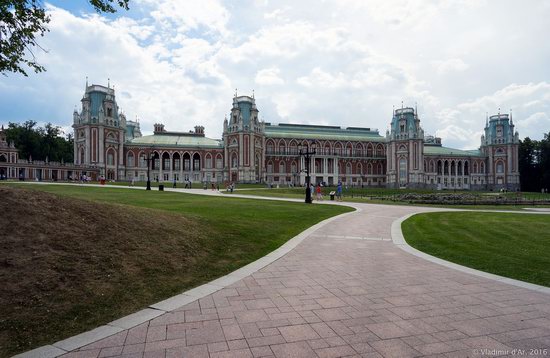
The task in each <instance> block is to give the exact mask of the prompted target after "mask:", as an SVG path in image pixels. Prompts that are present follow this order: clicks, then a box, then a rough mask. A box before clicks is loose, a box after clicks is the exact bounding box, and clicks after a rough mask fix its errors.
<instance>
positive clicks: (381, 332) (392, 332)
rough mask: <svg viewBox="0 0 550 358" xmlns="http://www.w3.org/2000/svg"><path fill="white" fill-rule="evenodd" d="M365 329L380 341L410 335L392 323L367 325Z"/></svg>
mask: <svg viewBox="0 0 550 358" xmlns="http://www.w3.org/2000/svg"><path fill="white" fill-rule="evenodd" d="M366 327H367V328H368V329H369V330H370V331H371V332H372V333H374V334H376V335H377V336H378V337H380V338H381V339H389V338H399V337H406V336H410V335H411V334H410V333H408V332H407V331H405V330H404V329H403V328H401V327H399V326H398V325H396V324H395V323H393V322H385V323H375V324H367V325H366Z"/></svg>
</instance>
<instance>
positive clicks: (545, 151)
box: [539, 132, 550, 190]
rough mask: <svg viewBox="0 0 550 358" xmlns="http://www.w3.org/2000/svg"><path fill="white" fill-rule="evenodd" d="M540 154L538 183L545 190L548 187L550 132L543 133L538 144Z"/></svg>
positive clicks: (549, 177) (549, 186)
mask: <svg viewBox="0 0 550 358" xmlns="http://www.w3.org/2000/svg"><path fill="white" fill-rule="evenodd" d="M539 153H540V154H539V155H540V157H539V158H540V181H541V183H540V185H541V188H544V189H546V190H548V189H550V132H548V133H547V134H545V135H544V139H543V140H541V141H540V145H539Z"/></svg>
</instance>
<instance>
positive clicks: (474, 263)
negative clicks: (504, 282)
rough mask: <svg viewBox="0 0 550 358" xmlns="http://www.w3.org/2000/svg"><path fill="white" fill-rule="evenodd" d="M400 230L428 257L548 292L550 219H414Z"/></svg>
mask: <svg viewBox="0 0 550 358" xmlns="http://www.w3.org/2000/svg"><path fill="white" fill-rule="evenodd" d="M402 230H403V235H404V236H405V239H406V241H407V243H408V244H409V245H411V246H412V247H414V248H416V249H418V250H420V251H423V252H425V253H427V254H430V255H433V256H436V257H439V258H442V259H444V260H447V261H451V262H454V263H457V264H460V265H464V266H467V267H471V268H474V269H477V270H481V271H485V272H490V273H493V274H496V275H500V276H505V277H510V278H514V279H517V280H522V281H526V282H531V283H535V284H538V285H543V286H547V287H550V215H536V214H513V213H484V212H459V213H449V212H442V213H428V214H417V215H414V216H413V217H411V218H409V219H407V220H406V221H404V222H403V224H402Z"/></svg>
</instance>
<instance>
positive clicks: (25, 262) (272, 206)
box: [0, 184, 353, 356]
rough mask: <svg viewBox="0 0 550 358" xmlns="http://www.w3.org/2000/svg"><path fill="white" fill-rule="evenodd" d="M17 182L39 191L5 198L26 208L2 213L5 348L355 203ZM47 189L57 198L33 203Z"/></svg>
mask: <svg viewBox="0 0 550 358" xmlns="http://www.w3.org/2000/svg"><path fill="white" fill-rule="evenodd" d="M12 186H13V187H16V188H23V189H24V190H21V191H20V192H29V191H30V192H31V194H30V195H27V196H28V198H27V199H28V201H29V203H27V202H25V203H24V204H25V205H21V208H20V209H21V210H19V211H17V210H18V206H19V205H18V203H20V201H12V202H11V203H3V202H0V208H2V210H12V211H13V212H16V211H17V212H18V214H13V215H11V217H10V216H9V215H8V216H7V217H6V215H4V216H3V217H2V218H3V219H5V220H7V221H5V220H4V221H2V218H0V226H4V225H6V227H4V228H3V230H4V232H3V233H4V234H7V236H2V239H1V240H0V247H2V250H1V252H0V263H1V262H3V263H4V266H1V265H0V286H2V287H0V293H1V294H2V296H3V297H0V302H3V304H2V307H0V316H1V317H2V319H0V356H5V355H12V354H14V353H16V352H21V351H24V350H28V349H31V348H35V347H37V346H40V345H44V344H48V343H53V342H55V341H57V340H60V339H63V338H66V337H68V336H71V335H74V334H78V333H80V332H82V331H85V330H89V329H92V328H95V327H97V326H99V325H101V324H105V323H107V322H110V321H111V320H114V319H116V318H119V317H122V316H124V315H127V314H130V313H132V312H135V311H137V310H140V309H142V308H144V307H147V305H149V304H152V303H155V302H158V301H160V300H163V299H165V298H168V297H171V296H173V295H175V294H178V293H181V292H183V291H185V290H187V289H190V288H192V287H195V286H198V285H200V284H203V283H206V282H208V281H210V280H212V279H215V278H217V277H220V276H222V275H225V274H227V273H229V272H232V271H234V270H235V269H237V268H239V267H242V266H244V265H246V264H248V263H250V262H252V261H254V260H256V259H258V258H260V257H263V256H264V255H266V254H268V253H269V252H271V251H273V250H275V249H276V248H278V247H279V246H281V245H282V244H283V243H285V242H286V241H287V240H289V239H290V238H292V237H294V236H295V235H297V234H298V233H300V232H302V231H303V230H305V229H307V228H308V227H310V226H312V225H314V224H316V223H318V222H319V221H321V220H324V219H326V218H329V217H331V216H334V215H338V214H341V213H345V212H350V211H353V209H352V208H348V207H342V206H336V205H334V206H333V205H313V206H312V205H305V204H302V203H292V202H281V201H268V200H261V201H260V200H251V199H240V198H231V197H221V198H220V197H208V196H200V195H191V194H182V193H174V192H166V191H165V192H159V191H157V190H153V191H150V192H148V191H145V190H135V189H132V190H129V189H123V188H108V187H82V186H78V185H27V184H7V185H4V184H0V189H2V188H4V189H5V188H6V187H12ZM36 191H38V192H36ZM41 192H48V193H52V194H53V195H54V196H53V197H52V198H50V199H48V198H41V199H40V200H39V201H38V202H36V203H31V201H32V200H33V199H34V196H36V197H38V196H39V193H41ZM32 193H36V194H35V195H34V196H33V194H32ZM23 194H24V193H23ZM3 195H7V194H3ZM6 198H7V196H6ZM54 198H57V199H55V200H58V201H59V202H57V201H56V202H55V206H53V208H48V209H44V212H43V213H42V212H40V211H39V209H40V208H41V207H43V206H44V207H45V208H47V205H48V203H50V202H52V201H55V200H53V199H54ZM4 201H5V200H4ZM64 201H66V204H65V202H64ZM2 204H5V205H4V206H6V207H4V206H2ZM69 204H70V205H69ZM87 207H90V210H88V211H86V210H84V209H86V208H87ZM81 208H82V209H83V211H82V212H80V209H81ZM37 210H38V213H37ZM71 213H73V214H71ZM95 213H97V215H96V214H95ZM57 217H60V218H61V217H62V218H63V219H61V221H57V219H56V218H57ZM111 217H112V218H115V217H117V218H118V219H116V220H115V219H110V218H111ZM31 219H32V220H31ZM96 219H101V220H103V221H101V224H102V225H104V224H105V223H107V225H108V227H104V228H103V227H102V226H100V225H98V224H95V220H96ZM119 220H123V221H124V222H123V223H122V224H121V223H120V221H119ZM79 222H80V224H79ZM41 225H44V227H43V228H42V227H41ZM37 227H38V229H37ZM84 227H85V228H86V229H81V228H84ZM6 228H9V229H10V230H11V231H10V230H8V232H6V230H5V229H6ZM140 228H141V229H140ZM84 230H88V232H83V231H84ZM69 237H70V238H69ZM10 270H11V271H10ZM21 277H24V278H25V279H24V280H22V279H21ZM23 292H24V293H23ZM3 345H4V347H2V346H3Z"/></svg>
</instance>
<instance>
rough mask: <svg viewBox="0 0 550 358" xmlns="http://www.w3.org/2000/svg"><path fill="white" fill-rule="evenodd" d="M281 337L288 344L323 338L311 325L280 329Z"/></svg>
mask: <svg viewBox="0 0 550 358" xmlns="http://www.w3.org/2000/svg"><path fill="white" fill-rule="evenodd" d="M279 331H280V332H281V335H282V336H283V337H284V339H285V341H287V342H289V343H290V342H297V341H306V340H310V339H318V338H321V337H320V336H319V334H317V332H315V331H314V330H313V328H311V326H310V325H307V324H301V325H297V326H285V327H279Z"/></svg>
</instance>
